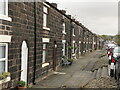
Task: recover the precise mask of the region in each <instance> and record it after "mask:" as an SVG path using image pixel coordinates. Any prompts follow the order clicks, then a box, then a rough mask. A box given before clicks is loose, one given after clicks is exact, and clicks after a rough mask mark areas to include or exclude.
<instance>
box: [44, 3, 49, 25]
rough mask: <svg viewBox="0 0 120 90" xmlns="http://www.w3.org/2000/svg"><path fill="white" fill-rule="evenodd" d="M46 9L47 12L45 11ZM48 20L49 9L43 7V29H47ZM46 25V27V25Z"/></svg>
mask: <svg viewBox="0 0 120 90" xmlns="http://www.w3.org/2000/svg"><path fill="white" fill-rule="evenodd" d="M45 8H46V10H45ZM44 15H46V23H45V22H44ZM47 20H48V7H47V6H45V5H44V6H43V27H47ZM44 24H46V25H44Z"/></svg>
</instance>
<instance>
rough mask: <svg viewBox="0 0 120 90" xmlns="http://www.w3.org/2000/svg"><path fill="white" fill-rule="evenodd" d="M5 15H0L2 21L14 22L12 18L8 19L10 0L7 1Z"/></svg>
mask: <svg viewBox="0 0 120 90" xmlns="http://www.w3.org/2000/svg"><path fill="white" fill-rule="evenodd" d="M5 2H6V3H5V9H3V10H5V14H0V19H1V20H7V21H12V19H11V18H10V17H8V0H5Z"/></svg>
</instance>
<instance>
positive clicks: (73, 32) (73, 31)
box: [72, 28, 75, 36]
mask: <svg viewBox="0 0 120 90" xmlns="http://www.w3.org/2000/svg"><path fill="white" fill-rule="evenodd" d="M72 35H73V36H75V28H73V29H72Z"/></svg>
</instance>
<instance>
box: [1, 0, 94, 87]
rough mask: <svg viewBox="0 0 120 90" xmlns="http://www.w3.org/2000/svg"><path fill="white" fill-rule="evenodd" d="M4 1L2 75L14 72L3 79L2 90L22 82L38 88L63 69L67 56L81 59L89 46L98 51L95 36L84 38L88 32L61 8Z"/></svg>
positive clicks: (2, 6) (34, 3)
mask: <svg viewBox="0 0 120 90" xmlns="http://www.w3.org/2000/svg"><path fill="white" fill-rule="evenodd" d="M3 1H5V2H0V74H2V73H3V72H10V76H8V77H7V79H5V80H4V81H3V79H2V77H0V88H14V87H16V86H17V83H18V81H20V80H23V81H25V82H26V83H27V84H30V83H32V84H35V83H36V82H37V81H39V80H40V79H42V78H43V77H45V76H47V75H48V74H49V72H52V71H56V70H57V69H58V68H59V66H60V65H61V63H62V56H63V55H64V56H66V57H67V58H72V56H73V55H74V56H76V58H79V56H80V55H82V54H83V52H85V49H84V48H85V42H87V44H88V45H87V46H89V45H90V47H91V48H90V49H94V48H92V46H93V44H94V42H93V37H94V34H92V32H90V33H89V34H84V33H85V32H87V31H86V28H85V27H84V26H83V25H82V24H81V23H79V22H78V21H76V20H75V19H73V18H72V17H71V15H66V13H65V11H64V10H63V11H61V10H59V9H57V4H55V3H48V2H8V0H3ZM86 35H89V36H90V37H91V38H89V37H87V40H88V39H90V40H89V41H84V40H86ZM88 42H90V43H88ZM71 46H73V47H74V48H72V49H71V48H69V47H71ZM88 49H89V48H88ZM88 49H87V50H88Z"/></svg>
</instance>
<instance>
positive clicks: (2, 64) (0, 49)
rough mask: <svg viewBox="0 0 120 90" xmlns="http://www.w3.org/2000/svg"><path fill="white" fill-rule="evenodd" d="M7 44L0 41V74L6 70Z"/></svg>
mask: <svg viewBox="0 0 120 90" xmlns="http://www.w3.org/2000/svg"><path fill="white" fill-rule="evenodd" d="M7 50H8V45H7V44H3V43H0V74H2V73H3V72H7V56H8V54H7V53H8V51H7Z"/></svg>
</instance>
